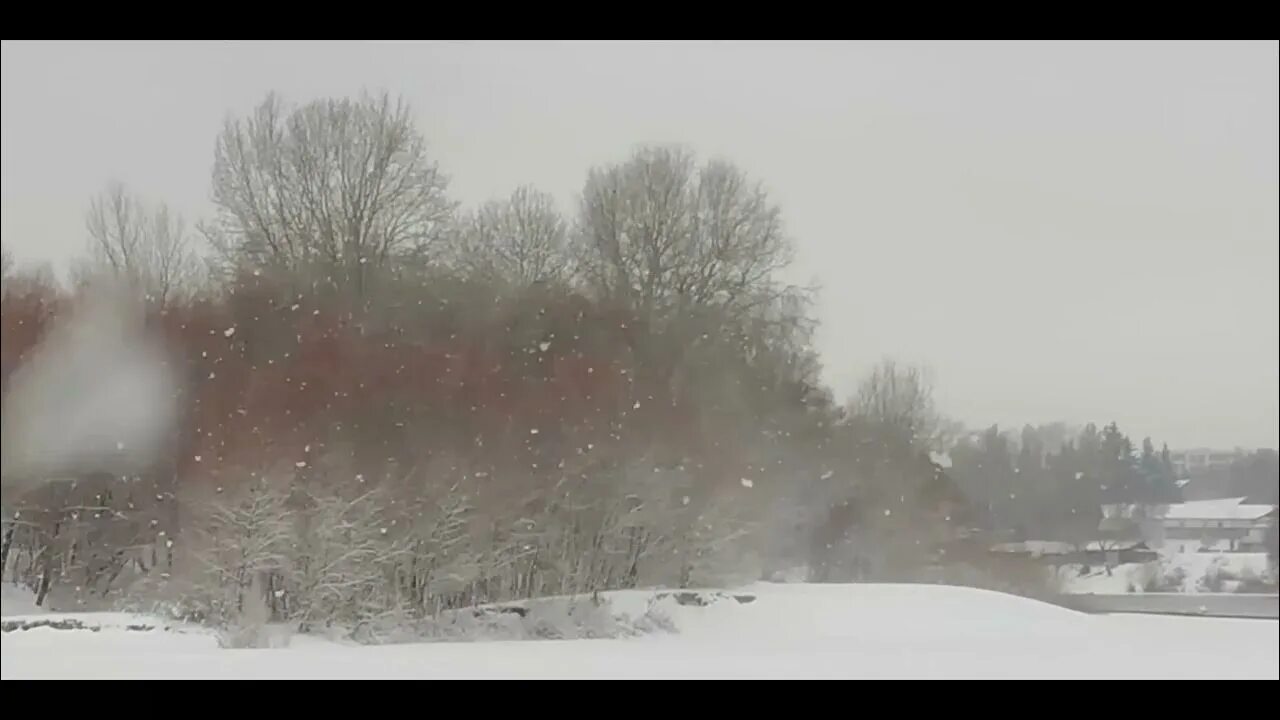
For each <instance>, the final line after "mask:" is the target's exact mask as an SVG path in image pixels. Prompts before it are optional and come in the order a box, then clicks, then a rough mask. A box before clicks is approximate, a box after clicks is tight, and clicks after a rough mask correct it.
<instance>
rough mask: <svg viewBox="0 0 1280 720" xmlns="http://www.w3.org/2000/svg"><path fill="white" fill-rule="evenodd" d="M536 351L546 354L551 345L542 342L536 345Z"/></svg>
mask: <svg viewBox="0 0 1280 720" xmlns="http://www.w3.org/2000/svg"><path fill="white" fill-rule="evenodd" d="M538 349H539V350H541V351H542V352H546V351H548V350H550V349H551V343H549V342H547V341H545V340H544V341H542V342H540V343H538Z"/></svg>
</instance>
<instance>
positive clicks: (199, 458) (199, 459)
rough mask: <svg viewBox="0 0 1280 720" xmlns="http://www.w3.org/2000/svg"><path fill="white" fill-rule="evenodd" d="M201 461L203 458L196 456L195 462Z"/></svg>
mask: <svg viewBox="0 0 1280 720" xmlns="http://www.w3.org/2000/svg"><path fill="white" fill-rule="evenodd" d="M203 459H204V458H202V457H200V456H199V455H197V456H196V462H200V461H201V460H203Z"/></svg>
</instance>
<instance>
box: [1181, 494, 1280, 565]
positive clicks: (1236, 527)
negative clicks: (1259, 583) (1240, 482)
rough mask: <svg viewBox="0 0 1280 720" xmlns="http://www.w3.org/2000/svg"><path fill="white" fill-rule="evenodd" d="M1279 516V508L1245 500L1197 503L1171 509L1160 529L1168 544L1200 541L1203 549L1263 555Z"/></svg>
mask: <svg viewBox="0 0 1280 720" xmlns="http://www.w3.org/2000/svg"><path fill="white" fill-rule="evenodd" d="M1276 516H1277V511H1276V506H1275V505H1261V504H1248V503H1245V498H1242V497H1238V498H1224V499H1221V500H1197V501H1194V502H1185V503H1179V504H1177V505H1170V506H1168V509H1167V510H1166V511H1165V512H1164V513H1163V514H1162V515H1161V516H1160V526H1161V529H1162V530H1163V533H1164V543H1165V545H1177V544H1179V542H1183V543H1184V544H1190V541H1196V542H1197V543H1198V544H1199V545H1200V547H1212V548H1216V549H1220V550H1227V551H1231V552H1262V551H1265V543H1266V539H1267V531H1268V530H1269V529H1270V528H1272V527H1274V526H1275V524H1276Z"/></svg>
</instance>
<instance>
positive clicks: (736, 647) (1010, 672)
mask: <svg viewBox="0 0 1280 720" xmlns="http://www.w3.org/2000/svg"><path fill="white" fill-rule="evenodd" d="M742 592H743V593H750V594H751V595H752V596H754V600H753V601H751V602H739V601H735V600H733V599H731V598H726V599H724V600H721V601H718V602H714V603H712V604H710V605H709V606H706V607H697V606H689V605H679V604H677V603H676V602H675V601H674V600H671V599H667V600H663V601H661V603H664V605H663V607H661V608H659V609H660V610H661V611H662V612H663V613H664V614H666V615H667V617H668V618H669V619H670V620H671V622H672V624H673V625H674V626H675V628H676V629H677V630H678V631H677V632H674V633H654V634H650V635H646V636H643V637H637V638H629V639H610V640H569V641H552V640H548V641H523V642H454V643H416V644H407V645H384V646H378V647H371V646H354V645H344V644H339V643H334V642H329V641H325V640H320V639H317V638H310V637H294V638H293V639H292V641H291V643H290V645H289V647H287V648H280V649H269V650H225V649H220V648H219V647H218V646H217V642H216V640H215V639H214V637H213V636H212V635H210V634H209V633H207V632H205V631H202V630H199V629H195V628H170V629H168V630H163V629H154V630H147V631H139V630H126V629H125V627H126V626H129V625H134V626H138V625H148V624H150V625H153V626H154V625H162V624H163V623H160V622H159V621H156V620H154V619H149V618H145V617H137V616H128V615H121V614H115V613H111V614H80V615H75V614H63V613H49V614H43V615H38V616H25V617H22V618H19V617H15V616H13V615H12V614H10V613H9V612H6V615H8V617H6V618H5V620H6V622H13V621H18V620H26V621H50V620H71V619H74V620H78V621H80V622H82V623H84V624H86V625H92V626H95V627H96V628H97V630H96V631H93V630H59V629H53V628H48V627H37V628H34V629H29V630H13V631H10V632H5V633H3V636H2V638H0V643H2V647H0V657H2V658H3V677H4V679H11V678H428V679H430V678H438V679H446V678H677V679H678V678H688V679H694V678H1260V679H1272V680H1274V679H1277V675H1278V674H1280V658H1278V652H1277V643H1278V640H1277V635H1278V633H1277V630H1278V628H1277V623H1276V622H1275V621H1267V620H1217V619H1203V618H1173V617H1155V616H1121V615H1114V616H1095V615H1085V614H1080V613H1076V612H1073V611H1070V610H1065V609H1063V608H1059V607H1057V606H1053V605H1047V604H1043V603H1039V602H1035V601H1032V600H1026V599H1022V598H1017V597H1013V596H1009V595H1003V594H999V593H993V592H988V591H983V590H973V589H968V588H958V587H945V586H928V585H909V586H908V585H768V584H763V585H758V586H753V587H750V588H746V589H744V590H743V591H742ZM612 601H613V610H614V612H616V613H642V612H644V611H645V610H646V609H648V607H647V606H648V604H649V603H650V602H651V601H652V594H650V593H646V592H643V591H632V592H627V593H618V594H614V595H613V596H612ZM6 611H8V608H6Z"/></svg>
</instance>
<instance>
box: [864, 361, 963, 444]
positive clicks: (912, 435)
mask: <svg viewBox="0 0 1280 720" xmlns="http://www.w3.org/2000/svg"><path fill="white" fill-rule="evenodd" d="M850 414H851V415H852V416H853V417H855V418H861V419H863V420H866V421H869V422H871V423H874V424H875V425H876V426H878V427H881V428H884V429H886V430H889V431H892V432H893V433H894V434H895V435H896V436H897V437H900V438H903V439H906V440H908V441H909V442H910V444H911V445H912V446H915V447H919V448H922V449H935V448H934V445H935V440H936V439H937V435H938V432H939V427H940V424H941V419H940V417H939V415H938V412H937V410H936V408H935V406H934V403H933V384H932V382H931V381H930V379H929V375H928V373H927V372H926V371H925V370H924V369H922V368H919V367H915V366H901V365H898V363H897V362H895V361H893V360H884V361H882V362H881V363H880V364H879V365H877V366H876V367H875V369H874V370H872V371H871V374H869V375H868V376H867V377H866V379H865V380H863V381H862V384H861V385H860V386H859V387H858V392H857V394H856V395H855V396H854V397H853V399H852V401H851V402H850Z"/></svg>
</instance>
